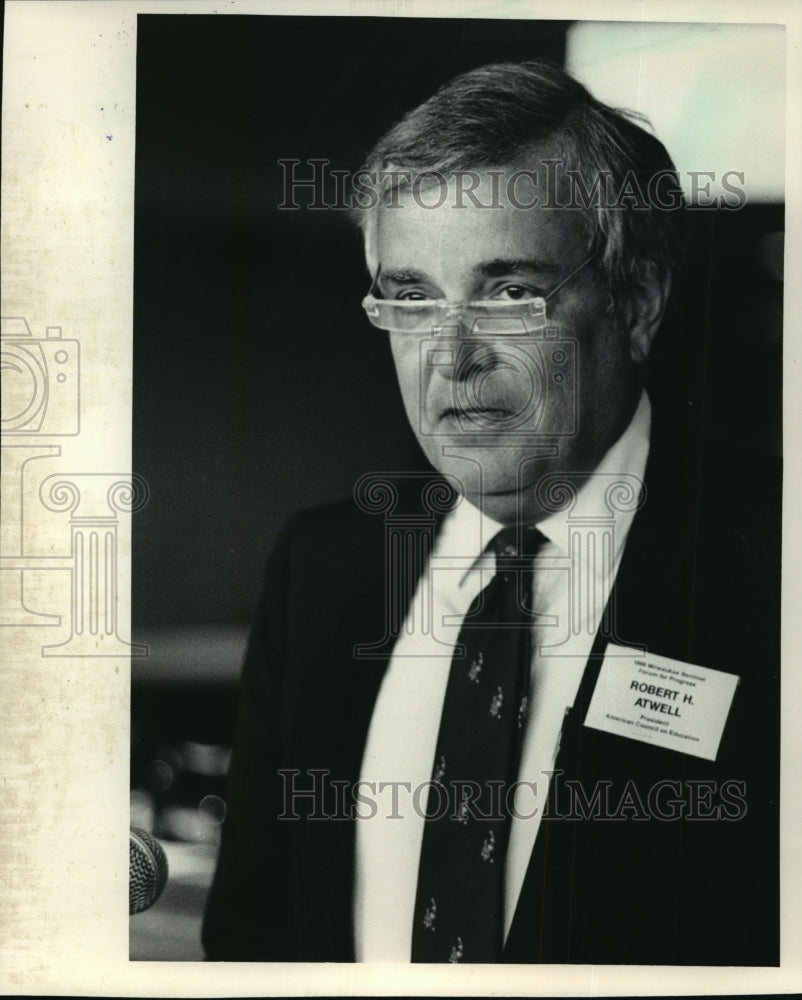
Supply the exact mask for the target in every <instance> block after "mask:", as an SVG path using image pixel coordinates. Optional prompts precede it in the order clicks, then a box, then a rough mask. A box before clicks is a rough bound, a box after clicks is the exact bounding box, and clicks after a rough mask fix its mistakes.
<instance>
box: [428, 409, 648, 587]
mask: <svg viewBox="0 0 802 1000" xmlns="http://www.w3.org/2000/svg"><path fill="white" fill-rule="evenodd" d="M651 414H652V408H651V404H650V402H649V397H648V396H647V395H646V392H645V391H643V392H642V393H641V398H640V401H639V402H638V405H637V407H636V409H635V413H634V414H633V417H632V419H631V420H630V422H629V424H628V426H627V428H626V430H625V431H624V433H623V434H622V435H621V436H620V437H619V438H618V440H617V441H616V442H615V444H613V445H612V446H611V447H610V449H609V450H608V451H607V452H606V454H605V455H604V457H603V458H602V460H601V462H599V464H598V466H597V467H596V468H595V469H594V474H593V475H592V476H588V478H587V479H586V480H585V482H584V483H583V484H582V486H581V488H580V489H579V491H578V493H577V497H576V501H575V502H574V504H573V505H572V506H571V507H570V509H569V510H559V511H555V513H553V514H549V515H548V517H545V518H544V519H543V520H542V521H539V522H538V524H537V527H538V528H539V529H540V531H542V532H543V534H544V535H545V536H546V538H547V539H548V540H549V541H550V542H551V543H553V544H554V545H555V546H557V548H558V549H559V550H560V554H562V555H568V554H569V553H568V535H569V532H568V525H569V521H570V522H573V523H575V524H576V525H579V526H581V525H582V524H583V523H584V524H586V525H588V524H594V523H595V524H598V521H599V520H600V519H602V520H607V521H609V520H610V518H611V515H612V517H613V518H614V520H615V526H616V530H615V532H614V543H615V552H614V563H615V562H617V559H618V556H619V555H620V553H621V550H622V549H623V547H624V542H625V541H626V537H627V533H628V532H629V528H630V525H631V524H632V519H633V517H634V516H635V510H636V508H637V504H630V505H627V507H626V509H623V510H617V511H615V512H611V510H610V507H609V505H608V504H607V502H606V496H607V490H608V488H609V486H610V482H611V479H613V478H615V477H618V478H621V477H622V476H624V475H628V476H632V477H635V479H636V480H637V481H638V482H642V481H643V474H644V472H645V470H646V460H647V458H648V455H649V434H650V429H651ZM503 527H504V525H503V524H501V523H500V522H499V521H495V520H494V519H493V518H492V517H488V515H487V514H485V513H484V512H482V511H481V510H479V509H478V508H477V507H474V505H473V504H472V503H470V502H469V501H468V500H466V499H465V498H464V497H463V498H462V499H461V500H460V502H459V503H458V504H457V506H456V507H455V508H454V510H453V511H452V512H451V513H450V514H449V515H448V517H447V518H446V519H445V521H444V523H443V527H442V530H441V533H440V537H439V538H438V544H437V555H438V556H443V557H446V558H448V559H454V560H459V561H460V563H461V564H462V565H463V566H464V567H465V573H464V576H463V577H462V580H463V581H464V578H465V576H467V574H468V573H469V572H470V570H472V569H474V568H476V565H477V564H478V563H480V562H481V561H482V560H483V559H484V560H487V561H488V562H490V560H492V558H493V557H492V556H487V555H485V553H484V549H485V546H486V545H487V543H488V542H489V541H490V540H491V538H493V537H494V535H496V534H497V533H498V532H499V531H501V529H502V528H503ZM466 557H467V558H470V559H471V562H470V564H468V563H467V559H466ZM596 571H597V573H601V572H603V567H602V561H601V560H598V565H597V570H596Z"/></svg>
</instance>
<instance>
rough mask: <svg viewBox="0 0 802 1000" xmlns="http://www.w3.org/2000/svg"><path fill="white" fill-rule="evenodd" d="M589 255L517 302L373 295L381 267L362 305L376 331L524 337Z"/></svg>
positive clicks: (538, 323) (538, 324)
mask: <svg viewBox="0 0 802 1000" xmlns="http://www.w3.org/2000/svg"><path fill="white" fill-rule="evenodd" d="M596 256H597V255H596V254H591V256H590V257H587V258H586V259H585V260H583V261H582V263H581V264H580V265H579V266H578V267H576V268H574V270H573V271H571V272H570V273H569V274H567V275H566V276H565V277H564V278H563V279H562V281H560V282H559V283H558V284H557V285H555V287H554V288H552V289H551V291H550V292H548V294H547V295H544V296H537V297H536V298H534V299H521V300H520V301H518V302H513V301H511V302H504V301H501V300H498V299H487V300H481V301H476V302H451V301H449V300H448V299H423V300H414V301H408V300H403V299H378V298H376V297H375V296H374V294H373V292H374V291H375V289H376V287H377V285H378V281H379V275H380V274H381V267H379V269H378V270H377V272H376V276H375V278H374V279H373V284H372V285H371V287H370V291H369V292H368V294H367V295H366V296H365V298H364V299H363V300H362V308H363V309H364V310H365V313H366V315H367V317H368V319H369V320H370V322H371V323H372V324H373V326H375V327H377V328H378V329H379V330H390V331H393V332H397V333H409V334H425V333H435V332H437V331H438V330H441V329H448V328H454V327H457V328H461V329H464V330H468V331H470V334H471V335H473V336H494V337H498V336H516V335H518V336H521V335H523V336H526V335H531V334H535V333H538V332H539V331H540V330H543V329H544V328H545V326H546V303H547V302H548V300H549V299H550V298H551V297H552V296H553V295H555V294H556V293H557V292H558V291H559V290H560V289H561V288H562V287H563V286H564V285H566V284H567V283H568V282H569V281H570V280H571V279H572V278H574V277H575V276H576V275H577V274H579V272H580V271H581V270H582V269H583V268H585V267H587V265H588V264H589V263H590V262H591V261H592V260H594V258H595V257H596Z"/></svg>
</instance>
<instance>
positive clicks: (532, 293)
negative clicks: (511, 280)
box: [493, 285, 542, 302]
mask: <svg viewBox="0 0 802 1000" xmlns="http://www.w3.org/2000/svg"><path fill="white" fill-rule="evenodd" d="M541 294H542V293H541V292H540V290H539V289H536V288H529V287H527V286H526V285H505V286H504V287H503V288H499V289H498V290H497V291H496V292H494V294H493V298H494V299H501V300H502V301H509V302H522V301H524V300H525V299H536V298H538V297H539V296H540V295H541Z"/></svg>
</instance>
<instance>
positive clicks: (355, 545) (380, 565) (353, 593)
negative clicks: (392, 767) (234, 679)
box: [295, 476, 453, 961]
mask: <svg viewBox="0 0 802 1000" xmlns="http://www.w3.org/2000/svg"><path fill="white" fill-rule="evenodd" d="M416 479H417V482H416V483H415V486H416V487H417V488H416V489H414V490H409V489H405V490H399V491H398V494H397V496H396V497H394V502H393V504H392V505H391V508H390V509H388V510H385V511H383V512H381V511H380V512H378V513H375V512H374V513H370V512H367V511H365V509H364V506H363V509H360V510H358V511H357V512H356V513H355V514H354V516H353V517H352V518H351V519H350V521H349V524H348V525H347V527H346V529H345V530H342V529H341V530H340V532H339V537H338V538H337V539H336V542H335V544H334V545H333V546H332V549H333V553H336V555H334V558H337V559H339V560H341V565H342V568H343V573H341V574H332V576H334V577H337V578H338V580H339V581H340V583H339V584H338V590H337V592H333V593H331V594H328V595H326V596H327V599H328V601H329V602H330V603H328V605H327V607H326V609H325V615H324V616H323V618H322V620H320V621H319V622H317V623H316V625H317V626H318V627H316V628H315V630H314V633H315V635H314V637H312V636H310V637H309V647H308V649H307V650H306V651H305V654H304V660H309V659H310V658H311V660H312V661H313V666H312V669H311V670H310V671H309V672H308V681H307V683H306V684H305V685H304V686H303V691H302V693H301V697H300V699H299V702H300V704H302V705H305V710H304V715H305V718H304V719H303V720H301V719H300V718H299V719H298V725H297V726H296V728H295V733H296V734H297V735H298V740H297V742H296V747H295V756H296V759H300V760H302V761H303V764H302V766H301V770H302V771H304V770H307V771H308V770H309V769H312V768H319V769H326V770H327V772H328V773H327V775H326V803H327V804H326V812H327V814H328V815H331V816H333V815H336V816H338V817H339V818H337V819H334V820H330V821H328V820H327V821H321V822H320V823H315V822H309V821H307V822H304V823H302V824H300V826H299V830H298V835H299V839H300V858H301V867H302V872H303V874H302V878H303V881H304V885H303V886H302V890H301V892H300V893H299V898H301V899H303V900H305V901H306V902H307V904H308V905H305V906H304V912H303V913H302V914H299V917H300V923H299V926H300V927H301V933H302V939H303V942H304V944H303V951H304V952H308V954H309V955H316V956H320V955H321V954H323V955H324V956H325V957H326V958H327V959H328V960H329V961H353V958H354V954H353V931H352V899H353V881H354V848H355V821H354V819H353V806H354V804H355V802H354V799H353V790H354V788H355V786H356V784H357V782H358V780H359V777H360V771H361V766H362V756H363V753H364V749H365V745H366V742H367V736H368V729H369V727H370V721H371V717H372V715H373V709H374V706H375V703H376V699H377V697H378V693H379V689H380V687H381V683H382V680H383V678H384V674H385V672H386V670H387V667H388V664H389V661H390V656H391V654H392V649H393V646H394V645H395V642H396V639H397V637H398V634H399V631H400V629H401V628H402V626H403V623H404V619H405V617H406V613H407V610H408V608H409V605H410V603H411V600H412V598H413V596H414V592H415V589H416V587H417V583H418V579H419V577H420V574H421V573H422V572H423V570H424V569H425V567H426V566H427V564H428V560H429V556H430V554H431V548H432V545H433V543H434V540H435V538H436V536H437V533H438V532H439V530H440V527H441V525H442V521H443V517H444V514H445V513H446V512H447V509H448V507H449V505H450V503H453V491H451V489H450V487H449V486H448V485H447V484H445V483H444V481H443V480H441V479H439V477H437V478H433V477H431V476H426V477H416ZM404 485H408V484H407V483H405V484H404ZM438 490H439V491H440V492H439V493H438ZM432 496H434V497H435V498H436V500H437V503H436V505H433V504H432V502H431V498H432ZM449 497H450V498H451V499H450V500H449ZM433 506H434V509H432V507H433ZM343 580H344V581H345V582H344V583H343V582H342V581H343ZM316 649H317V650H322V651H323V655H324V656H325V657H326V659H327V660H328V661H329V664H328V666H327V667H326V668H324V669H321V665H320V662H319V657H320V655H321V654H320V652H316ZM316 657H317V662H316V663H315V662H314V660H315V658H316ZM337 782H339V783H340V785H339V786H337ZM338 788H339V790H338ZM345 790H348V791H347V792H346V791H345Z"/></svg>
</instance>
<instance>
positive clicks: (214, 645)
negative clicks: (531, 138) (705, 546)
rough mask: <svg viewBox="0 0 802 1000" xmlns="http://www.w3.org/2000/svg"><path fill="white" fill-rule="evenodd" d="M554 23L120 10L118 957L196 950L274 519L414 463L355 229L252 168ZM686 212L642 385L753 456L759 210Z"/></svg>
mask: <svg viewBox="0 0 802 1000" xmlns="http://www.w3.org/2000/svg"><path fill="white" fill-rule="evenodd" d="M569 25H570V22H565V21H537V22H536V21H507V20H492V21H480V20H431V19H425V20H419V19H401V18H345V19H343V18H309V17H273V16H260V17H250V16H227V17H215V16H197V15H196V16H191V17H188V16H184V15H177V16H171V15H162V14H160V15H140V16H139V18H138V29H137V30H138V42H137V46H138V47H137V138H136V207H135V248H134V372H133V379H134V385H133V390H134V412H133V469H134V471H135V472H136V473H138V474H139V475H141V476H143V477H144V478H145V479H146V480H147V482H148V485H149V488H150V500H149V503H148V505H147V506H146V507H145V508H144V509H143V510H142V511H140V512H138V513H137V514H136V516H135V517H134V518H133V519H132V530H133V574H132V607H133V632H134V635H133V638H134V640H135V641H138V642H144V643H146V644H147V645H148V647H149V650H150V652H149V656H148V657H147V658H145V659H134V660H133V663H132V692H131V693H132V699H131V706H132V752H131V778H132V789H133V791H132V809H131V822H132V823H133V824H135V825H140V826H144V827H146V828H148V829H150V830H151V831H153V832H155V833H156V834H157V835H158V836H159V837H161V838H162V840H163V841H164V843H165V848H166V849H168V855H169V857H170V861H171V866H172V870H173V875H172V876H171V879H170V882H169V883H168V887H167V890H166V891H165V894H164V896H163V897H162V900H161V901H160V902H159V903H158V904H157V905H156V906H155V907H153V909H152V910H150V911H148V913H147V914H145V915H140V916H137V917H135V918H134V919H133V920H132V924H131V933H132V936H131V957H132V958H151V959H152V958H170V959H179V958H182V959H187V960H190V959H195V958H200V957H201V954H200V951H199V942H198V928H199V923H200V913H201V909H202V906H203V900H204V897H205V892H206V887H207V886H208V881H209V878H210V875H211V870H212V865H213V863H214V853H215V850H216V843H217V841H218V839H219V827H220V823H221V822H222V819H223V817H224V815H225V794H226V793H225V772H226V767H227V752H228V751H227V748H228V747H229V746H230V742H231V736H232V727H233V719H234V713H235V705H236V680H237V676H238V672H239V668H240V665H241V660H242V655H243V650H244V644H245V641H246V637H247V626H248V621H249V619H250V617H251V614H252V612H253V610H254V607H255V604H256V601H257V598H258V594H259V588H260V584H261V577H262V572H263V567H264V563H265V559H266V557H267V554H268V552H269V550H270V547H271V545H272V543H273V541H274V539H275V536H276V534H277V532H278V530H279V528H280V527H281V525H282V523H283V522H284V521H285V520H286V519H287V517H288V516H289V515H290V514H291V513H292V512H294V511H296V510H297V509H299V508H301V507H308V506H312V505H315V504H319V503H324V502H327V501H330V500H335V499H339V498H342V497H346V496H348V495H349V494H350V493H351V491H352V488H353V485H354V483H355V482H356V480H357V479H358V478H359V477H360V476H361V475H363V474H364V473H366V472H369V471H375V470H380V469H387V468H392V469H397V470H398V469H414V468H418V467H422V466H423V465H424V464H425V460H424V459H423V456H422V455H421V453H420V451H419V449H418V446H417V443H416V442H415V440H414V437H413V435H412V432H411V431H410V429H409V428H408V426H407V423H406V418H405V416H404V412H403V409H402V405H401V400H400V396H399V394H398V391H397V388H396V383H395V375H394V372H393V368H392V364H391V359H390V352H389V347H388V344H387V341H386V339H385V335H384V334H382V333H380V332H379V331H377V330H375V329H374V328H373V327H372V326H370V325H369V324H368V322H367V320H366V319H365V317H364V314H363V313H362V310H361V307H360V302H361V299H362V297H363V295H364V294H365V293H366V292H367V288H368V283H369V282H368V278H367V272H366V270H365V266H364V263H363V260H362V248H361V240H360V237H359V235H358V233H357V231H356V230H355V228H354V226H353V224H352V223H351V222H350V221H349V219H348V217H347V215H346V213H345V212H343V211H325V210H324V211H311V210H308V209H306V208H304V209H302V210H300V211H286V210H284V211H282V210H279V209H278V206H279V204H281V202H282V200H283V196H284V195H283V186H282V185H283V170H282V168H281V166H280V165H279V162H278V161H279V160H281V159H297V160H301V161H307V160H309V159H311V158H315V157H319V158H324V159H327V160H329V161H330V166H331V169H336V170H348V171H353V170H356V169H357V168H358V167H359V166H360V165H361V164H362V162H363V159H364V157H365V154H366V153H367V151H368V150H369V149H370V147H371V146H372V145H373V143H374V142H375V140H376V139H377V138H378V137H379V136H380V135H381V134H382V133H383V132H384V131H385V130H386V129H387V128H388V127H389V126H390V125H391V124H393V123H394V122H395V121H397V120H398V118H400V117H401V116H402V115H403V114H404V113H405V112H406V111H407V110H409V109H410V108H411V107H413V106H414V105H415V104H417V103H419V102H420V101H422V100H424V99H425V98H427V97H428V96H430V94H431V93H432V92H433V91H434V90H435V89H436V88H437V87H438V86H439V85H440V84H441V83H443V82H445V81H446V80H448V79H450V78H451V77H452V76H454V75H455V74H456V73H458V72H461V71H463V70H467V69H470V68H472V67H475V66H479V65H482V64H484V63H488V62H492V61H504V60H521V59H526V58H532V57H535V56H540V57H546V58H549V59H551V60H553V61H554V62H556V63H560V64H561V63H563V61H564V53H565V36H566V31H567V29H568V27H569ZM733 167H734V168H737V164H733ZM298 169H299V174H303V171H304V170H306V169H307V168H305V167H300V168H298ZM332 197H333V191H332ZM298 200H299V202H300V203H302V204H306V202H307V201H308V196H306V195H305V194H303V193H301V194H299V196H298ZM689 224H690V250H689V258H688V266H687V270H686V275H685V278H684V282H683V287H682V288H681V289H680V294H679V296H678V297H677V301H676V305H675V308H674V310H673V312H672V321H671V323H670V324H669V326H668V327H667V328H666V329H665V330H664V331H663V335H662V341H661V349H660V351H659V355H660V357H659V361H660V364H659V366H657V367H656V374H655V377H654V379H653V383H652V386H651V391H652V396H653V399H654V400H655V402H656V403H658V404H659V405H661V406H662V407H663V408H664V409H665V410H667V411H668V412H669V413H670V414H671V415H672V418H673V419H674V420H675V422H676V424H677V426H678V427H679V426H680V425H682V426H686V427H689V428H690V429H692V430H694V431H695V432H697V433H702V434H704V435H705V437H707V438H708V439H710V440H711V441H715V442H719V443H722V442H723V443H730V444H733V445H735V446H737V447H738V448H742V449H746V450H750V451H763V452H773V453H779V448H780V413H781V375H782V369H781V365H782V359H781V335H782V229H783V206H782V205H781V204H759V203H754V202H753V201H750V203H749V204H747V205H746V207H745V208H743V209H742V210H740V211H726V210H718V211H716V210H712V209H704V210H701V209H699V210H696V211H691V212H689ZM734 502H737V498H734Z"/></svg>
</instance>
